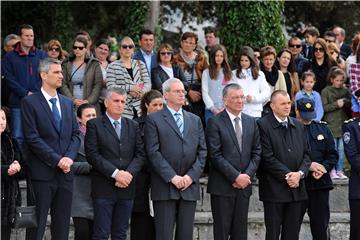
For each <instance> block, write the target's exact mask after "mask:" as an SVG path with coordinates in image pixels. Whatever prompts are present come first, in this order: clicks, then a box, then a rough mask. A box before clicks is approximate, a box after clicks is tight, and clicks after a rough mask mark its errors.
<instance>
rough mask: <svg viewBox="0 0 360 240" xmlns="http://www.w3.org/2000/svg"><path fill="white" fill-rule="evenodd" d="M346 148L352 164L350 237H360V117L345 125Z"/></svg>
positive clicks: (346, 122) (350, 180)
mask: <svg viewBox="0 0 360 240" xmlns="http://www.w3.org/2000/svg"><path fill="white" fill-rule="evenodd" d="M343 132H344V135H343V139H344V150H345V154H346V158H347V159H348V160H349V163H350V165H351V171H350V178H349V203H350V239H360V228H359V222H360V215H359V212H360V118H359V117H358V118H356V119H351V120H348V121H345V123H344V125H343Z"/></svg>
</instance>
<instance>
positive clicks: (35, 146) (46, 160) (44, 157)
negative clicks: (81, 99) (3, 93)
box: [21, 92, 80, 181]
mask: <svg viewBox="0 0 360 240" xmlns="http://www.w3.org/2000/svg"><path fill="white" fill-rule="evenodd" d="M58 96H59V101H60V108H61V130H60V132H58V131H57V129H56V127H55V120H54V117H53V113H52V111H51V109H50V106H49V104H48V103H47V101H46V99H45V97H44V95H43V94H42V93H41V92H38V93H34V94H32V95H29V96H27V97H25V98H24V100H23V101H22V102H21V111H22V124H23V131H24V136H25V140H26V143H27V144H28V156H27V161H28V163H29V164H28V165H29V169H30V174H31V178H32V179H34V180H42V181H48V180H51V179H53V178H54V177H55V176H56V175H58V174H64V173H63V172H62V170H61V169H60V168H59V167H58V166H57V165H58V162H59V160H60V159H61V158H62V157H69V158H71V159H72V160H75V158H76V155H77V151H78V149H79V146H80V138H79V127H78V123H77V121H76V117H75V114H74V108H73V103H72V101H71V100H70V99H68V98H67V97H65V96H63V95H61V94H58ZM73 177H74V174H73V171H72V170H71V171H70V172H69V173H67V174H65V178H66V179H67V180H71V181H72V179H73Z"/></svg>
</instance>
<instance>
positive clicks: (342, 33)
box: [334, 26, 345, 37]
mask: <svg viewBox="0 0 360 240" xmlns="http://www.w3.org/2000/svg"><path fill="white" fill-rule="evenodd" d="M335 28H337V29H339V31H340V34H341V36H343V37H345V29H343V28H342V27H339V26H336V27H335ZM335 28H334V29H335Z"/></svg>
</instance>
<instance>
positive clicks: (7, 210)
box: [0, 108, 23, 240]
mask: <svg viewBox="0 0 360 240" xmlns="http://www.w3.org/2000/svg"><path fill="white" fill-rule="evenodd" d="M6 122H7V120H6V115H5V111H4V109H3V108H1V110H0V135H1V239H4V240H9V239H10V235H11V224H12V220H13V218H14V217H15V207H16V206H20V205H21V194H20V188H19V180H18V177H19V175H20V174H19V172H20V171H21V170H22V169H23V164H22V163H21V154H20V148H19V146H18V144H17V142H16V140H15V139H14V138H13V137H12V136H11V133H10V132H9V131H8V128H7V126H6Z"/></svg>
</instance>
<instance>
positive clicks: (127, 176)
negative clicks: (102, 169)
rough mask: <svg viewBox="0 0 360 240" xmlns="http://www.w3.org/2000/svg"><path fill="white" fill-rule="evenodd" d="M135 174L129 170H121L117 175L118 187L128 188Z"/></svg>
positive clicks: (116, 183) (116, 182) (116, 184)
mask: <svg viewBox="0 0 360 240" xmlns="http://www.w3.org/2000/svg"><path fill="white" fill-rule="evenodd" d="M132 179H133V176H132V175H131V173H129V172H128V171H124V170H120V171H119V172H118V173H117V174H116V176H115V186H116V187H118V188H127V187H128V186H129V185H130V183H131V181H132Z"/></svg>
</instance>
